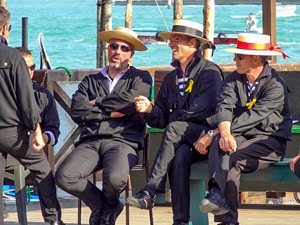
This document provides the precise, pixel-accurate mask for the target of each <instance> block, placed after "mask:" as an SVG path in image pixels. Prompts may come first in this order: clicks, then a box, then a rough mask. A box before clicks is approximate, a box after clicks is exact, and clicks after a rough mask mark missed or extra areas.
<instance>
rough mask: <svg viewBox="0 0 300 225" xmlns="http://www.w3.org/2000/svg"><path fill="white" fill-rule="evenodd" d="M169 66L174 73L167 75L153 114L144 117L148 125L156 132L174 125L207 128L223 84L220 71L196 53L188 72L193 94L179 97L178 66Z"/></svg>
mask: <svg viewBox="0 0 300 225" xmlns="http://www.w3.org/2000/svg"><path fill="white" fill-rule="evenodd" d="M172 65H173V66H175V68H176V69H174V70H173V71H171V72H170V73H168V74H167V75H166V77H165V78H164V80H163V83H162V85H161V87H160V90H159V93H158V95H157V98H156V100H155V105H154V107H153V109H152V112H151V113H149V114H145V117H146V121H147V123H148V124H149V126H151V127H157V128H165V127H166V126H167V125H168V124H169V123H171V122H173V121H187V122H194V123H199V124H204V125H206V124H207V122H206V117H208V116H211V115H212V114H214V113H215V109H216V105H217V95H218V94H219V91H220V89H221V86H222V81H223V75H222V71H221V69H220V68H219V67H218V66H217V65H216V64H215V63H213V62H211V61H208V60H206V59H204V58H203V57H202V56H201V52H200V51H198V52H197V53H196V54H195V56H194V61H193V62H192V63H190V64H189V65H188V68H187V71H188V72H189V74H190V76H189V80H193V86H192V90H191V92H185V93H184V96H181V95H180V93H179V90H178V85H177V80H178V78H177V73H179V72H180V67H179V63H178V62H176V61H174V62H173V63H172ZM192 71H194V72H192ZM187 83H189V81H188V82H187Z"/></svg>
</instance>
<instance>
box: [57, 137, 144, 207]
mask: <svg viewBox="0 0 300 225" xmlns="http://www.w3.org/2000/svg"><path fill="white" fill-rule="evenodd" d="M137 147H138V145H137V144H135V143H129V142H124V141H120V140H117V139H99V138H95V139H89V140H86V141H85V142H82V143H81V144H79V145H78V146H77V147H76V148H75V149H74V150H73V151H72V152H71V153H70V155H68V156H67V158H66V159H65V160H64V161H63V163H62V164H61V166H60V167H59V169H58V170H57V172H56V175H55V178H56V183H57V185H58V186H59V187H60V188H61V189H63V190H64V191H66V192H68V193H70V194H72V195H74V196H76V197H78V198H80V199H81V200H82V201H83V202H84V203H85V204H86V205H87V206H88V207H89V208H90V209H91V211H96V210H98V209H100V208H103V207H110V206H114V205H115V204H116V203H117V202H118V201H119V197H120V193H121V192H122V191H123V190H124V189H125V187H126V185H127V180H128V175H129V172H130V170H131V169H132V167H133V166H134V165H136V163H137V162H138V156H137ZM99 169H103V172H102V185H103V187H102V190H101V189H99V188H98V187H97V186H95V185H94V184H93V183H92V182H90V181H89V180H88V179H87V177H88V176H89V175H90V174H92V173H93V172H95V171H97V170H99Z"/></svg>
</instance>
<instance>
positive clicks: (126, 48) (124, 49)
mask: <svg viewBox="0 0 300 225" xmlns="http://www.w3.org/2000/svg"><path fill="white" fill-rule="evenodd" d="M119 46H120V47H121V51H122V52H130V51H131V49H130V48H129V47H127V46H125V45H118V44H116V43H111V44H109V47H110V49H112V50H118V49H119Z"/></svg>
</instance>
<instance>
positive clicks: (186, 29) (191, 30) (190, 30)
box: [172, 25, 203, 37]
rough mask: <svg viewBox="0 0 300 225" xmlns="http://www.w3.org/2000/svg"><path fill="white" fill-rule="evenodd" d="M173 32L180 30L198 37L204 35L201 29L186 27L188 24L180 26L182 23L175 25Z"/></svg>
mask: <svg viewBox="0 0 300 225" xmlns="http://www.w3.org/2000/svg"><path fill="white" fill-rule="evenodd" d="M172 31H173V32H180V33H186V34H187V35H189V34H190V35H195V36H198V37H202V35H203V33H202V31H200V30H196V29H194V28H191V27H186V26H180V25H174V26H173V28H172Z"/></svg>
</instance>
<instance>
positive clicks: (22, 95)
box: [0, 43, 39, 131]
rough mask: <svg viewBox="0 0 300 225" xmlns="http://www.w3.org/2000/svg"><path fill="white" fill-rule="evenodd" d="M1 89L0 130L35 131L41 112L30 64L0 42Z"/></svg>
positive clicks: (15, 51)
mask: <svg viewBox="0 0 300 225" xmlns="http://www.w3.org/2000/svg"><path fill="white" fill-rule="evenodd" d="M0 86H1V88H0V99H1V107H0V128H6V127H14V126H20V127H24V129H28V130H30V131H33V130H35V129H36V126H37V123H38V121H39V111H38V108H37V104H36V102H35V99H34V94H33V89H32V81H31V79H30V76H29V71H28V68H27V65H26V63H25V61H24V59H23V56H22V55H21V53H20V52H19V51H18V50H17V49H14V48H11V47H8V46H7V45H6V44H4V43H0Z"/></svg>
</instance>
